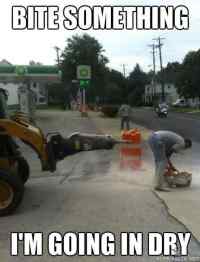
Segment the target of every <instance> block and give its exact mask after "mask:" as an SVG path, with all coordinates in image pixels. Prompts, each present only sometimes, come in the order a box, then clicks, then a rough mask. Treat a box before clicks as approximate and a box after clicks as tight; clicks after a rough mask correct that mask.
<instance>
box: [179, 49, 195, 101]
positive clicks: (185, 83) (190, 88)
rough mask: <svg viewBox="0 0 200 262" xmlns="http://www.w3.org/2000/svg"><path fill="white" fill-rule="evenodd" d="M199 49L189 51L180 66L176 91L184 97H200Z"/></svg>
mask: <svg viewBox="0 0 200 262" xmlns="http://www.w3.org/2000/svg"><path fill="white" fill-rule="evenodd" d="M199 83H200V49H199V50H198V51H196V52H195V51H192V52H189V53H188V54H187V55H186V56H185V58H184V60H183V63H182V65H181V67H180V73H179V75H178V77H177V80H176V84H177V87H178V92H179V94H180V95H181V96H184V97H185V98H194V97H200V85H199Z"/></svg>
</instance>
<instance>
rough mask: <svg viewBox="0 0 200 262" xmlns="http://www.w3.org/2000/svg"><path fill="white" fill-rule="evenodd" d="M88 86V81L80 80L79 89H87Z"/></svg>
mask: <svg viewBox="0 0 200 262" xmlns="http://www.w3.org/2000/svg"><path fill="white" fill-rule="evenodd" d="M89 85H90V80H88V79H82V80H80V88H81V89H84V88H88V87H89Z"/></svg>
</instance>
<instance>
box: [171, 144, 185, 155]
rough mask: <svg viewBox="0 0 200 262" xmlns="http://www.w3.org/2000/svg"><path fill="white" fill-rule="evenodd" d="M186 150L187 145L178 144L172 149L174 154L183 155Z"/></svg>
mask: <svg viewBox="0 0 200 262" xmlns="http://www.w3.org/2000/svg"><path fill="white" fill-rule="evenodd" d="M184 149H185V143H184V142H183V143H177V144H175V145H174V146H173V147H172V152H173V153H176V154H177V153H181V152H182V151H183V150H184Z"/></svg>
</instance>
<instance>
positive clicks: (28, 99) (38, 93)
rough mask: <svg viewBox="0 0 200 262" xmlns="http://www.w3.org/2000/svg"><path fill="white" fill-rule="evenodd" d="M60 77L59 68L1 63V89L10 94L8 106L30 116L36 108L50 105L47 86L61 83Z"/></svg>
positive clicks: (3, 61)
mask: <svg viewBox="0 0 200 262" xmlns="http://www.w3.org/2000/svg"><path fill="white" fill-rule="evenodd" d="M60 76H61V75H60V71H59V68H58V67H57V66H48V65H41V64H38V63H36V64H34V65H33V64H31V65H12V64H11V63H9V62H8V61H6V60H2V61H1V62H0V88H3V89H4V90H5V91H6V92H7V93H8V103H7V104H8V106H9V107H11V108H13V109H19V110H21V111H22V112H24V113H27V114H28V115H31V114H32V112H33V111H34V109H35V108H36V106H40V105H47V104H48V91H47V85H48V84H49V83H57V82H60V79H61V77H60Z"/></svg>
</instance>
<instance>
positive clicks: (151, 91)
mask: <svg viewBox="0 0 200 262" xmlns="http://www.w3.org/2000/svg"><path fill="white" fill-rule="evenodd" d="M164 90H165V99H166V102H167V103H168V104H173V103H175V102H176V101H177V99H179V95H178V92H177V89H176V87H175V85H174V84H172V83H165V84H164ZM161 99H162V86H161V84H160V83H156V84H152V83H151V84H149V85H146V86H145V95H144V102H145V104H154V103H156V102H159V101H161Z"/></svg>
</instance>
